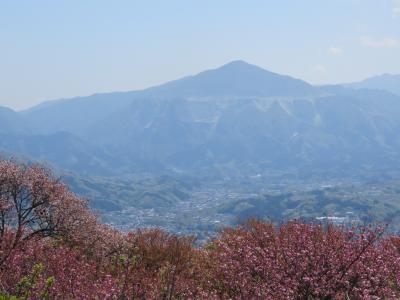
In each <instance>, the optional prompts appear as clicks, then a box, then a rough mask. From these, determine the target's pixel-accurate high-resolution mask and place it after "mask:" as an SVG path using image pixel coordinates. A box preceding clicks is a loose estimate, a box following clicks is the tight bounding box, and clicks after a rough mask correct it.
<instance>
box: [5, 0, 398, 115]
mask: <svg viewBox="0 0 400 300" xmlns="http://www.w3.org/2000/svg"><path fill="white" fill-rule="evenodd" d="M236 59H242V60H246V61H248V62H250V63H253V64H257V65H259V66H261V67H264V68H266V69H268V70H271V71H274V72H277V73H282V74H288V75H292V76H294V77H298V78H302V79H304V80H306V81H308V82H311V83H337V82H348V81H354V80H360V79H363V78H365V77H368V76H371V75H375V74H381V73H400V0H330V1H328V0H326V1H324V0H302V1H300V0H298V1H297V0H279V1H276V0H263V1H261V0H260V1H252V0H246V1H245V0H243V1H234V0H225V1H224V0H201V1H195V0H193V1H187V0H181V1H173V0H168V1H167V0H159V1H151V0H144V1H134V0H130V1H118V0H113V1H110V0H107V1H101V0H92V1H90V0H85V1H84V0H76V1H75V0H65V1H61V0H57V1H54V0H48V1H44V0H31V1H28V0H27V1H23V0H21V1H18V0H0V105H4V106H9V107H12V108H15V109H21V108H25V107H28V106H32V105H34V104H36V103H39V102H41V101H43V100H48V99H55V98H62V97H71V96H77V95H88V94H92V93H95V92H107V91H120V90H134V89H141V88H144V87H148V86H152V85H155V84H159V83H163V82H165V81H168V80H171V79H176V78H178V77H181V76H184V75H189V74H194V73H197V72H199V71H202V70H204V69H209V68H214V67H217V66H219V65H222V64H224V63H227V62H229V61H231V60H236Z"/></svg>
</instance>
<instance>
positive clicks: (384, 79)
mask: <svg viewBox="0 0 400 300" xmlns="http://www.w3.org/2000/svg"><path fill="white" fill-rule="evenodd" d="M344 86H345V87H351V88H356V89H378V90H384V91H387V92H391V93H393V94H396V95H400V75H399V74H398V75H396V74H389V73H385V74H382V75H378V76H374V77H370V78H367V79H364V80H363V81H360V82H355V83H350V84H345V85H344Z"/></svg>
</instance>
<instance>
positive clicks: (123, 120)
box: [0, 61, 400, 234]
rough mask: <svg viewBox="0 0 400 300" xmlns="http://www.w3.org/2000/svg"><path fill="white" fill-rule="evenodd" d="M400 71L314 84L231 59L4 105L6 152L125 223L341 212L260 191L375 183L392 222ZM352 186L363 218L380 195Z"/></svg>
mask: <svg viewBox="0 0 400 300" xmlns="http://www.w3.org/2000/svg"><path fill="white" fill-rule="evenodd" d="M396 78H397V77H392V76H390V77H387V76H384V77H382V78H380V79H379V85H375V84H369V83H370V82H375V80H374V79H371V80H366V81H365V82H364V83H363V84H360V85H357V86H355V85H342V86H312V85H310V84H308V83H306V82H304V81H302V80H299V79H295V78H292V77H289V76H283V75H279V74H276V73H272V72H270V71H267V70H264V69H261V68H259V67H257V66H254V65H250V64H248V63H246V62H243V61H234V62H231V63H229V64H226V65H224V66H222V67H220V68H218V69H215V70H209V71H205V72H202V73H200V74H197V75H194V76H189V77H185V78H183V79H178V80H175V81H172V82H168V83H166V84H164V85H161V86H157V87H152V88H149V89H146V90H141V91H132V92H118V93H108V94H96V95H93V96H88V97H78V98H73V99H62V100H57V101H49V102H46V103H43V104H41V105H38V106H36V107H33V108H31V109H28V110H25V111H20V112H15V111H12V110H10V109H7V108H2V109H0V125H1V126H0V150H1V151H2V154H3V156H5V157H11V156H14V157H18V158H22V159H26V160H32V161H41V162H44V163H46V164H48V165H50V166H51V167H52V168H54V169H56V170H58V172H59V174H60V175H61V176H62V177H63V178H65V180H67V181H68V182H70V183H71V187H72V189H73V190H74V191H76V192H78V193H80V194H81V195H83V196H86V197H88V198H90V199H91V200H92V205H93V207H94V208H96V209H99V210H100V211H101V212H102V213H103V217H104V220H106V221H108V222H111V223H114V224H115V225H116V226H122V227H132V226H139V225H141V224H142V225H143V224H145V225H149V226H155V225H157V226H163V227H164V228H168V229H170V230H172V231H174V232H181V231H184V232H189V233H190V232H195V233H199V232H205V231H207V232H210V231H211V232H214V231H215V230H216V229H217V228H219V226H220V224H232V223H235V218H237V217H238V216H239V217H243V216H250V215H251V214H252V212H256V213H259V212H264V213H263V217H268V216H269V217H274V218H277V217H286V216H303V217H307V218H308V217H311V218H315V217H320V216H321V215H324V214H336V215H338V216H339V217H343V214H345V213H346V211H345V207H346V206H343V207H342V206H341V205H339V204H338V203H341V201H338V202H337V203H336V204H334V203H333V202H332V201H331V202H332V203H331V202H329V203H331V204H329V205H328V204H324V203H325V202H324V201H326V200H323V199H320V198H318V197H317V199H319V200H312V199H314V196H312V195H310V196H309V199H306V198H304V197H303V198H301V197H300V198H301V199H303V200H301V201H300V202H296V201H297V200H296V201H295V200H284V201H283V200H282V201H280V200H279V201H278V202H279V203H274V202H271V201H270V200H268V201H267V200H265V201H264V200H262V199H275V198H270V197H271V195H272V196H273V195H276V191H278V194H280V195H281V196H278V198H277V199H280V198H279V197H284V198H285V196H284V195H286V193H292V192H296V193H297V192H301V191H303V192H305V193H307V192H308V191H310V190H324V186H325V185H327V184H328V185H330V186H334V187H337V188H338V189H339V190H341V189H342V188H343V184H345V183H347V184H350V185H351V184H355V186H357V187H360V186H367V185H368V183H369V182H380V183H379V184H382V185H381V186H379V187H377V189H378V191H380V192H381V194H380V195H381V196H382V195H386V196H385V197H386V198H387V199H389V200H388V201H389V202H388V203H387V206H382V207H381V208H379V209H378V211H379V212H378V213H377V215H378V216H379V219H382V220H383V219H384V220H389V219H392V218H391V213H390V211H397V205H396V202H395V199H397V198H396V197H397V196H396V193H395V192H393V191H394V190H395V187H393V189H391V190H390V192H387V190H386V188H385V183H382V180H383V181H384V180H385V178H386V179H387V180H388V182H389V181H390V182H397V179H398V176H397V175H396V174H397V170H398V168H399V166H400V136H399V135H398V132H400V96H399V95H396V94H395V93H394V92H395V91H394V90H393V89H391V88H389V87H391V86H393V82H394V81H395V80H396ZM383 83H387V85H386V84H383ZM364 87H365V88H366V89H364ZM375 88H377V89H375ZM350 190H351V191H352V192H351V193H352V194H351V195H350V197H353V198H355V199H357V200H356V203H354V205H353V206H349V207H348V210H349V211H352V212H354V213H356V214H357V216H356V217H355V218H356V219H359V220H365V218H367V215H368V212H372V210H371V205H372V204H371V203H373V202H371V201H374V200H375V199H376V197H375V194H374V193H375V192H374V191H371V193H367V194H364V196H365V199H364V200H360V199H358V197H357V193H358V191H356V190H357V189H353V190H352V189H350ZM367 190H368V189H367ZM339 194H340V192H339ZM265 197H266V198H265ZM273 197H275V196H273ZM249 199H252V200H249ZM285 199H286V198H285ZM293 201H294V202H293ZM315 201H317V202H315ZM318 201H319V202H318ZM363 201H364V202H363ZM281 202H282V203H281ZM266 203H269V204H268V209H264V208H265V206H266ZM296 203H297V204H296ZM307 203H314V207H316V208H319V209H308V208H306V207H308V204H307ZM293 208H296V211H298V212H301V213H299V214H292V213H291V209H293ZM272 212H274V213H272ZM271 214H272V215H273V216H271ZM132 215H135V216H137V217H136V218H135V220H130V219H129V218H130V216H132ZM194 216H197V217H198V222H197V224H199V225H196V226H197V227H196V228H193V226H190V224H189V223H190V222H189V220H190V218H192V217H194ZM396 222H397V221H396ZM396 224H397V223H396ZM395 227H396V228H397V225H396V226H395ZM202 234H203V233H202Z"/></svg>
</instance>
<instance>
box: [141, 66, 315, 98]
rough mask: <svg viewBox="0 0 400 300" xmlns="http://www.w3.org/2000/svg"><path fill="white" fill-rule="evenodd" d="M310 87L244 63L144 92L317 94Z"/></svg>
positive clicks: (182, 94)
mask: <svg viewBox="0 0 400 300" xmlns="http://www.w3.org/2000/svg"><path fill="white" fill-rule="evenodd" d="M316 90H317V89H316V88H314V87H313V86H311V85H310V84H308V83H306V82H304V81H302V80H299V79H295V78H292V77H290V76H284V75H279V74H276V73H273V72H270V71H267V70H265V69H263V68H260V67H258V66H256V65H252V64H250V63H247V62H245V61H243V60H235V61H232V62H229V63H227V64H225V65H222V66H221V67H219V68H216V69H212V70H206V71H203V72H201V73H199V74H197V75H193V76H188V77H184V78H182V79H178V80H174V81H171V82H167V83H166V84H163V85H161V86H157V87H153V88H149V89H147V90H145V91H143V92H144V93H145V94H146V95H156V96H159V97H163V96H165V97H220V96H229V97H271V96H294V95H295V96H305V95H311V94H316Z"/></svg>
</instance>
